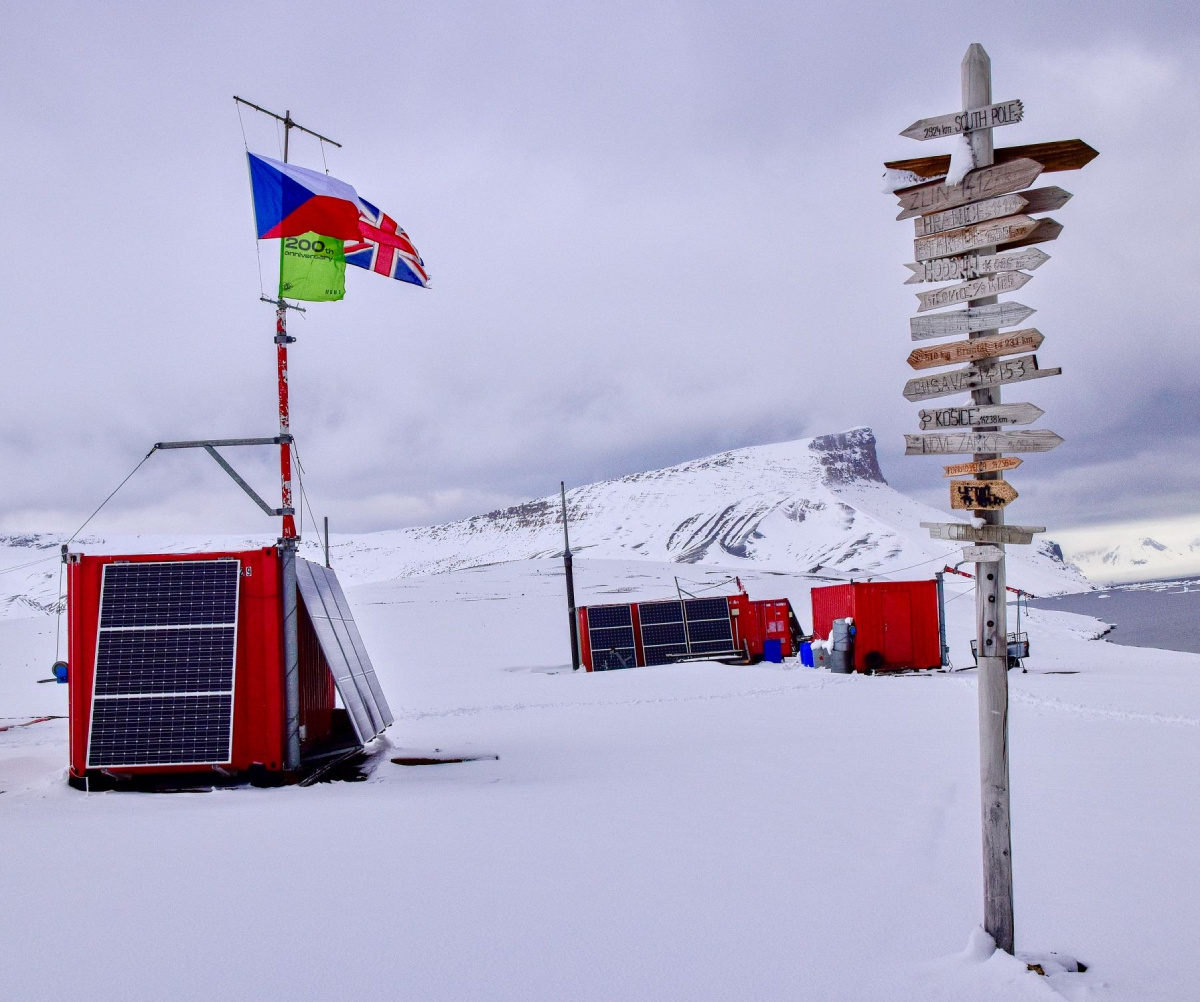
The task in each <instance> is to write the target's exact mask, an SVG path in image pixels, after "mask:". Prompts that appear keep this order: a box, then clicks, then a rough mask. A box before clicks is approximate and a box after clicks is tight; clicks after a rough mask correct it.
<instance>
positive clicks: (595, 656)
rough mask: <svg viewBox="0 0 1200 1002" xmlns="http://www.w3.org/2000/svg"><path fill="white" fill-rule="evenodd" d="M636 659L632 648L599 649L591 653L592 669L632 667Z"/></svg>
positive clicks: (605, 669)
mask: <svg viewBox="0 0 1200 1002" xmlns="http://www.w3.org/2000/svg"><path fill="white" fill-rule="evenodd" d="M636 664H637V660H636V659H635V658H634V656H633V648H632V647H630V648H627V649H626V650H618V651H601V652H598V653H597V652H593V653H592V671H614V670H616V669H618V668H633V667H634V666H635V665H636Z"/></svg>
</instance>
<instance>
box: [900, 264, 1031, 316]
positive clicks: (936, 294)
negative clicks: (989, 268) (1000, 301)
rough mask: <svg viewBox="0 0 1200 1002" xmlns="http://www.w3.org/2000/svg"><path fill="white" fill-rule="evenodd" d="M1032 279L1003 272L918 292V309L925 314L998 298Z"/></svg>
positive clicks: (1017, 272)
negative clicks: (974, 300) (974, 301)
mask: <svg viewBox="0 0 1200 1002" xmlns="http://www.w3.org/2000/svg"><path fill="white" fill-rule="evenodd" d="M1031 278H1033V276H1032V275H1026V274H1025V272H1023V271H1002V272H999V273H998V274H995V275H987V276H985V277H984V278H975V279H972V280H971V281H970V282H963V283H962V284H961V285H947V286H943V287H942V288H940V289H933V290H931V291H929V292H918V293H917V299H919V300H920V302H921V305H920V306H918V307H917V312H918V313H924V312H925V311H926V310H936V309H939V308H940V307H942V306H961V305H962V304H964V303H969V302H971V300H973V299H986V298H988V297H991V296H998V295H1000V293H1002V292H1016V291H1017V290H1018V289H1019V288H1021V287H1022V286H1023V285H1024V284H1025V283H1026V282H1028V281H1029V280H1030V279H1031Z"/></svg>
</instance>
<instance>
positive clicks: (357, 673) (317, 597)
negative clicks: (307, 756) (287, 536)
mask: <svg viewBox="0 0 1200 1002" xmlns="http://www.w3.org/2000/svg"><path fill="white" fill-rule="evenodd" d="M296 582H297V584H298V585H299V588H300V597H301V599H303V601H304V608H305V609H306V610H307V611H308V616H309V619H311V620H312V624H313V629H314V630H315V631H316V634H317V643H319V644H320V645H321V653H322V654H324V655H325V660H326V661H327V662H328V663H329V670H330V672H331V673H332V675H333V682H334V685H336V686H337V690H338V694H339V695H340V696H341V697H342V705H343V706H345V708H346V712H347V713H348V714H349V715H350V721H351V723H352V724H353V725H354V733H355V734H356V735H357V736H358V740H359V741H360V742H362V743H363V744H366V743H367V742H368V741H370V740H371V739H372V738H374V737H375V736H376V735H378V734H381V733H382V732H383V730H384V728H385V727H388V726H390V725H391V724H392V722H393V718H392V711H391V708H390V707H389V706H388V702H387V699H386V698H385V697H384V695H383V689H382V688H381V687H380V685H379V679H378V678H376V676H375V667H374V665H372V664H371V659H370V657H368V656H367V648H366V646H365V645H364V644H363V642H362V636H361V635H360V634H359V632H358V626H357V625H356V624H355V622H354V615H353V614H352V613H351V612H350V604H349V603H348V602H347V601H346V594H345V592H343V591H342V586H341V585H340V584H339V583H338V579H337V575H336V574H334V572H333V570H332V569H331V568H329V567H323V566H321V565H320V564H314V563H313V562H312V561H311V560H305V559H304V558H303V557H297V558H296Z"/></svg>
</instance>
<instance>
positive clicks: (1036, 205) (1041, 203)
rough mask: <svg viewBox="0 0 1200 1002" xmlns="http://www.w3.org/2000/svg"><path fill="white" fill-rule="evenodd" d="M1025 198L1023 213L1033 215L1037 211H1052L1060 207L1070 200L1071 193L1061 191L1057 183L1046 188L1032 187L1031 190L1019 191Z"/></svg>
mask: <svg viewBox="0 0 1200 1002" xmlns="http://www.w3.org/2000/svg"><path fill="white" fill-rule="evenodd" d="M1021 197H1022V198H1023V199H1025V214H1026V215H1028V216H1035V215H1037V214H1038V213H1039V212H1054V211H1055V210H1056V209H1061V208H1062V207H1063V206H1064V205H1066V204H1067V202H1069V201H1070V200H1071V193H1070V192H1069V191H1063V189H1062V188H1060V187H1058V185H1051V186H1050V187H1048V188H1034V189H1033V190H1032V191H1023V192H1021Z"/></svg>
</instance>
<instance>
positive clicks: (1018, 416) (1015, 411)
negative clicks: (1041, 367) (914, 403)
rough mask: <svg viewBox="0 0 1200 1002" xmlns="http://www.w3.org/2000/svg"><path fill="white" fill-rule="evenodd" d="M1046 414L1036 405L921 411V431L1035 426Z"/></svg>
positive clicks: (972, 405) (1000, 405) (946, 408)
mask: <svg viewBox="0 0 1200 1002" xmlns="http://www.w3.org/2000/svg"><path fill="white" fill-rule="evenodd" d="M1045 413H1046V412H1045V411H1044V410H1042V409H1041V408H1040V407H1037V406H1035V405H1034V404H971V405H969V406H967V407H942V408H939V409H938V410H923V411H921V413H920V418H921V431H937V430H940V429H942V428H978V427H981V426H987V425H999V424H1006V425H1007V424H1033V422H1034V421H1036V420H1037V419H1038V418H1040V417H1041V416H1042V415H1043V414H1045ZM968 472H974V471H968Z"/></svg>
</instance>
